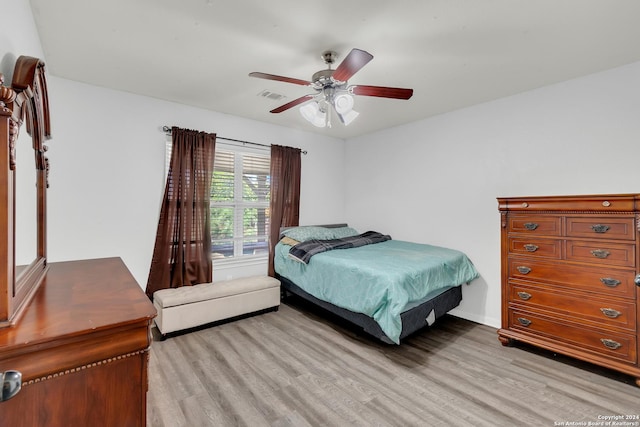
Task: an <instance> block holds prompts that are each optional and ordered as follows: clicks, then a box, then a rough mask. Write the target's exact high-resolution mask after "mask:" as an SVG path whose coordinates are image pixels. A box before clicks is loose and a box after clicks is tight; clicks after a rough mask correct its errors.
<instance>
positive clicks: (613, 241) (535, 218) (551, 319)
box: [498, 194, 640, 386]
mask: <svg viewBox="0 0 640 427" xmlns="http://www.w3.org/2000/svg"><path fill="white" fill-rule="evenodd" d="M498 203H499V210H500V214H501V226H502V232H501V259H502V328H501V329H500V330H499V331H498V337H499V339H500V341H501V342H502V344H504V345H507V344H510V343H511V341H512V340H517V341H522V342H527V343H529V344H533V345H536V346H539V347H543V348H546V349H549V350H552V351H554V352H558V353H562V354H565V355H568V356H572V357H576V358H578V359H582V360H586V361H588V362H591V363H595V364H598V365H602V366H606V367H608V368H611V369H614V370H618V371H621V372H624V373H626V374H629V375H632V376H634V377H635V378H636V384H638V385H639V386H640V364H639V353H640V343H639V342H638V329H639V326H638V322H639V319H640V316H639V315H638V307H639V306H640V287H639V286H640V275H638V272H639V270H640V268H639V267H640V262H639V257H640V228H639V222H640V195H636V194H623V195H596V196H550V197H517V198H515V197H512V198H498Z"/></svg>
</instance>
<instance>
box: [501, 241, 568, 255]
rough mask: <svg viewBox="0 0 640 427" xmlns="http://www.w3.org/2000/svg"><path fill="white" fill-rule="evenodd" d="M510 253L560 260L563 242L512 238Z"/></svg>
mask: <svg viewBox="0 0 640 427" xmlns="http://www.w3.org/2000/svg"><path fill="white" fill-rule="evenodd" d="M509 252H510V253H512V254H519V255H530V256H535V257H546V258H556V259H560V258H561V257H562V241H561V240H556V239H535V238H529V237H510V238H509Z"/></svg>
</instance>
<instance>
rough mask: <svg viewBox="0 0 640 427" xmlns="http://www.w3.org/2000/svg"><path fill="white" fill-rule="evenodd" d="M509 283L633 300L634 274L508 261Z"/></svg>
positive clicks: (602, 268) (634, 292) (599, 268)
mask: <svg viewBox="0 0 640 427" xmlns="http://www.w3.org/2000/svg"><path fill="white" fill-rule="evenodd" d="M508 265H509V267H508V268H509V281H511V279H512V278H515V279H519V280H526V281H533V282H538V283H540V282H544V283H553V284H554V285H559V286H562V288H566V289H577V290H583V291H590V292H598V293H601V294H602V295H608V296H613V297H623V298H632V299H634V300H635V297H636V286H635V284H634V282H633V280H634V278H635V271H634V270H620V269H615V268H605V267H584V266H572V265H568V264H562V263H554V262H541V261H538V260H533V259H530V258H510V259H509V264H508Z"/></svg>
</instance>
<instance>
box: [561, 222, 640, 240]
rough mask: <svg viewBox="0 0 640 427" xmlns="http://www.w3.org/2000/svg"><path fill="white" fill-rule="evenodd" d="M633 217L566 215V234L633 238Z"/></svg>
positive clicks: (595, 237) (634, 234)
mask: <svg viewBox="0 0 640 427" xmlns="http://www.w3.org/2000/svg"><path fill="white" fill-rule="evenodd" d="M634 223H635V221H634V219H633V218H611V217H571V216H570V217H567V219H566V235H567V236H568V237H582V238H585V237H587V238H592V239H615V240H635V238H636V231H635V227H634Z"/></svg>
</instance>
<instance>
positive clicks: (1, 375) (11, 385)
mask: <svg viewBox="0 0 640 427" xmlns="http://www.w3.org/2000/svg"><path fill="white" fill-rule="evenodd" d="M0 379H1V380H2V394H0V402H4V401H5V400H9V399H11V398H12V397H13V396H15V395H16V394H18V393H19V392H20V390H21V389H22V374H21V373H20V372H18V371H4V372H0Z"/></svg>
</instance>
